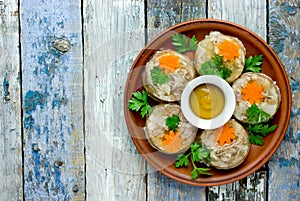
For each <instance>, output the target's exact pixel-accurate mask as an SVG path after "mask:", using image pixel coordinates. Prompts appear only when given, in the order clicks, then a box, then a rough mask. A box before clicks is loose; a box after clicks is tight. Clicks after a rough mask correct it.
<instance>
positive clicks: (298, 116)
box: [268, 0, 300, 201]
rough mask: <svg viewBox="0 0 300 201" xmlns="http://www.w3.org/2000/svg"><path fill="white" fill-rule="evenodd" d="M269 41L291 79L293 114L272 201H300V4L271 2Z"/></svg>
mask: <svg viewBox="0 0 300 201" xmlns="http://www.w3.org/2000/svg"><path fill="white" fill-rule="evenodd" d="M269 7H270V15H269V40H270V45H271V47H272V48H273V49H274V51H275V52H276V53H277V54H278V56H279V58H280V59H281V61H282V63H283V65H284V66H285V70H286V72H287V74H288V77H289V79H290V86H291V90H292V98H293V100H292V111H291V120H290V125H289V128H288V131H287V133H286V135H285V137H284V140H283V142H282V143H281V145H280V147H279V149H278V150H277V152H276V153H275V154H274V156H273V157H272V158H271V160H270V162H269V169H270V171H269V191H268V192H269V195H268V197H269V200H272V201H273V200H274V201H282V200H289V201H291V200H295V201H296V200H297V201H298V200H300V183H299V181H300V156H299V150H300V112H299V111H300V109H299V105H300V102H299V101H300V68H299V67H300V60H299V52H300V43H299V41H300V35H299V32H300V27H299V19H300V3H299V1H293V0H292V1H289V0H280V1H279V0H277V1H275V0H271V1H269Z"/></svg>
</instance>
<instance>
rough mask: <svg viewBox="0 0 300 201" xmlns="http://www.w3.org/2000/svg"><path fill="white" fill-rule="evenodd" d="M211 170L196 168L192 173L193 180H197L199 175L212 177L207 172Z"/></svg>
mask: <svg viewBox="0 0 300 201" xmlns="http://www.w3.org/2000/svg"><path fill="white" fill-rule="evenodd" d="M208 170H210V168H198V167H194V169H193V171H192V172H191V177H192V179H197V178H198V176H199V175H201V174H202V175H212V174H211V173H210V172H207V171H208Z"/></svg>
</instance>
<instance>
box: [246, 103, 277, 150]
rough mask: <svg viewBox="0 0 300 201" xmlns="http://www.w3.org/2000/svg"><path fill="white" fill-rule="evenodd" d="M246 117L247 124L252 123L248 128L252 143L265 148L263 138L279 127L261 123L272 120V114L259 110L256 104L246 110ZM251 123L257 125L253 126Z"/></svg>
mask: <svg viewBox="0 0 300 201" xmlns="http://www.w3.org/2000/svg"><path fill="white" fill-rule="evenodd" d="M246 116H247V122H248V123H250V124H249V125H248V126H247V130H248V132H249V140H250V143H251V144H256V145H260V146H263V145H264V141H263V139H262V138H263V137H265V136H266V135H267V134H269V133H270V132H272V131H274V130H275V129H276V128H277V125H276V124H274V125H272V126H269V125H268V124H264V123H261V122H265V121H267V120H268V119H269V118H270V114H268V113H266V112H265V111H263V110H262V109H260V108H258V107H257V105H256V104H253V105H251V107H249V108H248V109H247V110H246ZM251 123H256V124H255V125H251Z"/></svg>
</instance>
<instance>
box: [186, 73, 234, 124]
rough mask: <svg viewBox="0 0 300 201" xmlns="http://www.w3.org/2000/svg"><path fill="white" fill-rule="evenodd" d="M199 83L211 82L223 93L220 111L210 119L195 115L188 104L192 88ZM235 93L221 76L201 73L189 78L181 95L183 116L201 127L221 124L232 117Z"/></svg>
mask: <svg viewBox="0 0 300 201" xmlns="http://www.w3.org/2000/svg"><path fill="white" fill-rule="evenodd" d="M201 84H212V85H215V86H216V87H218V88H219V89H220V90H221V91H222V92H223V94H224V97H225V105H224V108H223V110H222V112H221V113H220V114H219V115H218V116H216V117H214V118H211V119H203V118H200V117H199V116H197V115H196V114H195V113H194V112H193V111H192V108H191V106H190V96H191V93H192V92H193V90H194V89H195V88H196V87H198V86H199V85H201ZM235 104H236V101H235V94H234V92H233V89H232V88H231V86H230V85H229V84H228V83H227V82H226V81H225V80H224V79H222V78H220V77H218V76H215V75H202V76H199V77H196V78H195V79H193V80H191V81H190V82H189V83H188V84H187V86H186V87H185V88H184V90H183V92H182V95H181V110H182V112H183V115H184V116H185V118H186V119H187V120H188V121H189V122H190V123H191V124H193V125H194V126H196V127H198V128H201V129H215V128H219V127H221V126H223V125H224V124H225V123H227V122H228V121H229V119H230V118H231V117H232V115H233V112H234V109H235Z"/></svg>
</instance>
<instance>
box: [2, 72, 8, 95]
mask: <svg viewBox="0 0 300 201" xmlns="http://www.w3.org/2000/svg"><path fill="white" fill-rule="evenodd" d="M2 88H3V89H2V90H3V98H4V101H9V100H10V97H9V82H8V77H7V74H6V73H5V74H4V80H3V86H2Z"/></svg>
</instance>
